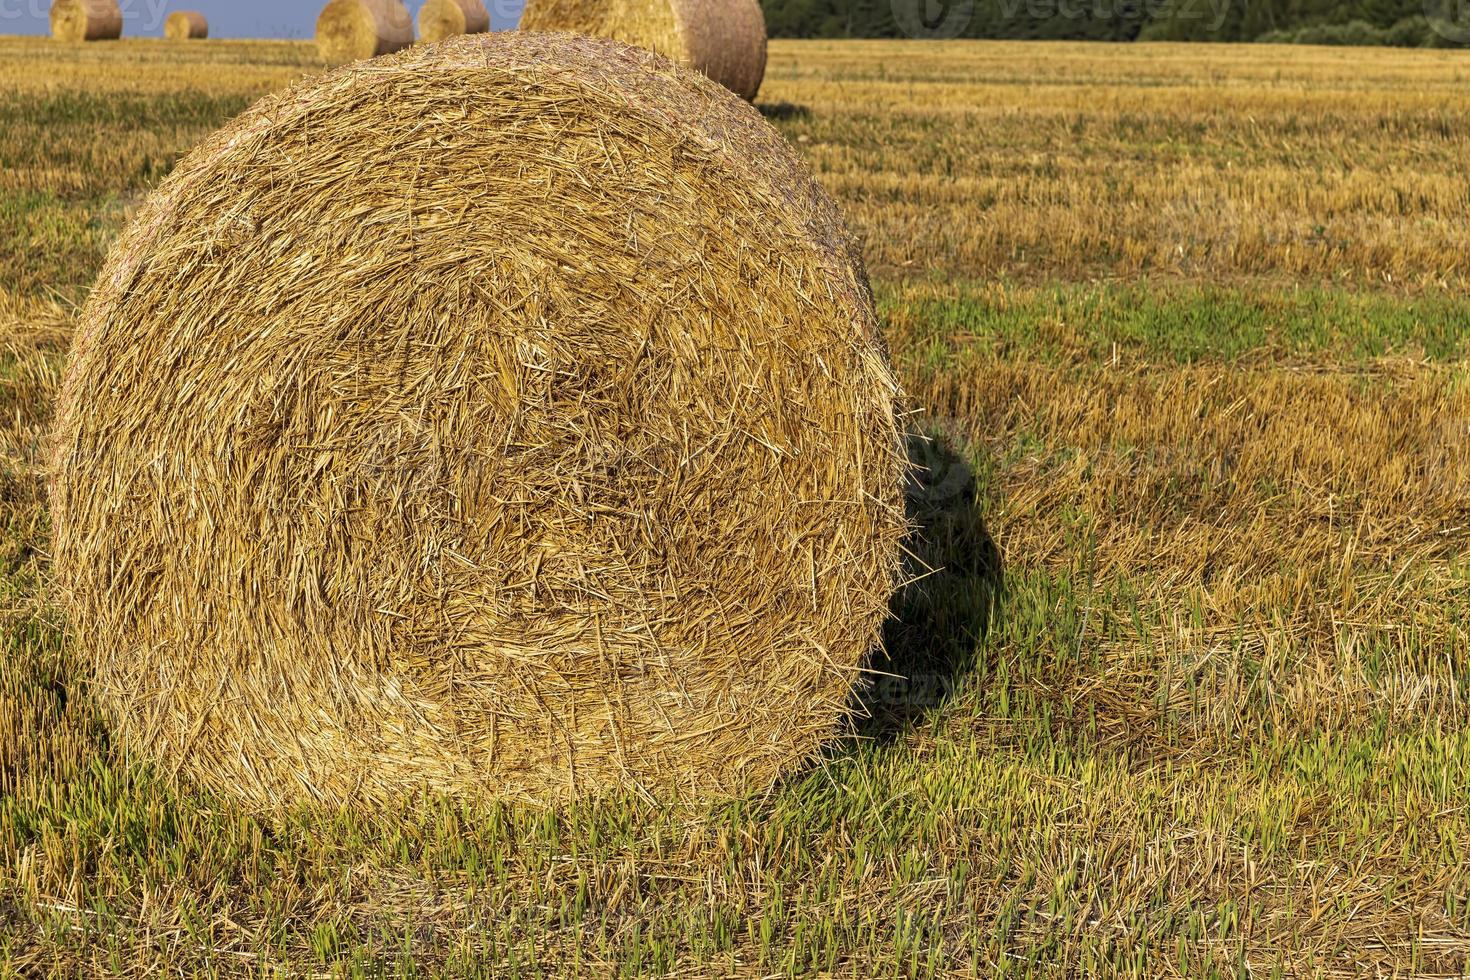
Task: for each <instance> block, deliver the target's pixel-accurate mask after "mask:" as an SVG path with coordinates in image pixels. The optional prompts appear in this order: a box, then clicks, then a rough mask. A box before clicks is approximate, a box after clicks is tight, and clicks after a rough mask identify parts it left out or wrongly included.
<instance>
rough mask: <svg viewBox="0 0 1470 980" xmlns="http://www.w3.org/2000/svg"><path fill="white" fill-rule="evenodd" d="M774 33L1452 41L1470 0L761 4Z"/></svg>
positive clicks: (1462, 34) (1461, 39) (1467, 32)
mask: <svg viewBox="0 0 1470 980" xmlns="http://www.w3.org/2000/svg"><path fill="white" fill-rule="evenodd" d="M762 4H763V6H764V7H765V12H766V24H767V26H768V28H769V29H770V32H771V34H772V36H774V37H869V38H896V37H905V36H908V37H945V36H959V37H968V38H1005V39H1028V40H1088V41H1132V40H1139V39H1142V40H1177V41H1274V42H1299V43H1309V44H1365V45H1367V44H1390V45H1398V46H1403V47H1431V46H1432V47H1448V46H1456V45H1459V44H1463V43H1465V42H1467V41H1470V0H762Z"/></svg>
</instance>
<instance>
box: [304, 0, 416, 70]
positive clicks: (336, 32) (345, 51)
mask: <svg viewBox="0 0 1470 980" xmlns="http://www.w3.org/2000/svg"><path fill="white" fill-rule="evenodd" d="M412 43H413V18H412V17H410V16H409V15H408V8H407V7H405V6H404V5H403V3H402V2H401V0H332V2H331V3H329V4H327V5H326V6H325V7H323V8H322V12H321V16H319V17H317V19H316V46H317V50H318V51H320V52H321V56H322V60H323V61H326V62H328V63H330V64H341V63H343V62H347V61H362V60H364V59H366V58H376V57H377V56H378V55H383V54H392V53H393V52H394V51H401V50H403V49H404V48H406V47H408V46H409V45H410V44H412Z"/></svg>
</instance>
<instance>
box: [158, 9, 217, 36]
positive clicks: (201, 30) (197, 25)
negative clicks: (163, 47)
mask: <svg viewBox="0 0 1470 980" xmlns="http://www.w3.org/2000/svg"><path fill="white" fill-rule="evenodd" d="M163 36H164V37H165V38H167V39H168V40H170V41H190V40H203V39H204V38H207V37H209V21H207V20H205V18H204V15H203V14H201V13H200V12H199V11H197V10H175V11H174V12H173V13H171V14H169V15H168V19H167V20H165V21H164V22H163Z"/></svg>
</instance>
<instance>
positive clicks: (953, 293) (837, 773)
mask: <svg viewBox="0 0 1470 980" xmlns="http://www.w3.org/2000/svg"><path fill="white" fill-rule="evenodd" d="M222 67H225V68H228V70H227V71H222V70H221V68H222ZM317 70H319V62H318V59H317V54H316V51H315V48H314V47H313V46H311V45H310V44H307V43H298V44H288V43H236V42H211V43H210V44H208V45H177V46H168V45H163V44H161V43H145V42H142V41H130V40H123V41H121V42H117V43H112V44H107V45H87V46H66V45H56V44H53V43H50V42H43V41H19V40H11V39H4V40H0V119H3V124H0V364H3V371H0V409H3V412H0V461H3V463H4V466H3V468H0V478H3V481H4V482H3V491H4V492H3V494H0V562H3V563H0V572H3V575H0V590H3V596H4V599H3V610H4V617H3V619H0V625H3V628H4V630H5V635H6V638H7V643H6V652H5V654H4V660H3V666H4V670H3V671H0V963H3V964H4V969H5V970H8V971H10V972H14V973H19V974H22V975H28V974H32V973H42V972H48V971H49V972H58V973H68V974H108V975H135V976H144V975H154V974H156V973H158V972H159V971H162V970H174V971H179V972H182V973H184V974H186V975H190V974H197V973H201V972H205V971H209V970H214V971H216V972H220V973H241V972H249V973H252V974H260V973H267V974H269V973H271V972H283V973H290V974H300V973H331V972H333V971H336V972H339V973H350V972H351V971H353V970H358V971H361V972H363V973H368V974H372V973H380V974H381V973H390V974H391V973H406V972H409V970H410V967H412V968H415V969H417V970H419V971H420V972H433V971H436V970H438V971H442V972H447V973H450V974H472V973H476V972H478V973H494V972H498V973H500V974H503V975H508V974H513V973H515V972H516V971H520V972H521V973H522V974H523V975H526V974H534V973H535V972H536V968H539V969H540V971H541V972H542V973H544V974H545V975H553V976H554V975H588V976H605V975H607V974H609V973H616V972H619V971H621V972H623V973H624V974H628V975H637V974H641V973H672V974H676V975H679V976H700V975H707V976H727V975H736V976H750V977H755V976H769V975H790V974H798V975H799V974H810V973H818V974H826V975H836V976H865V977H866V976H873V975H890V976H891V975H902V976H915V977H928V976H935V977H951V976H991V975H996V974H998V973H1000V972H1001V971H1006V972H1007V973H1008V975H1013V976H1027V975H1035V976H1041V975H1057V974H1058V973H1062V974H1066V973H1070V974H1073V975H1089V976H1090V975H1102V976H1177V977H1201V976H1241V975H1262V976H1269V975H1273V974H1275V975H1281V976H1327V977H1334V976H1340V977H1348V976H1363V975H1375V974H1376V975H1385V976H1390V975H1397V976H1411V975H1412V976H1456V975H1463V974H1465V973H1466V972H1467V971H1470V870H1467V869H1470V860H1467V857H1466V854H1465V849H1466V842H1467V841H1470V812H1467V811H1466V810H1465V808H1464V805H1463V801H1464V800H1465V798H1466V795H1467V793H1470V724H1467V723H1470V710H1467V707H1466V706H1467V704H1470V700H1467V698H1470V666H1467V663H1466V659H1467V651H1470V635H1467V632H1470V630H1467V623H1470V563H1467V562H1466V551H1467V546H1470V423H1467V419H1470V370H1467V364H1470V361H1467V358H1470V300H1467V298H1466V295H1467V294H1466V287H1467V286H1470V282H1467V278H1470V272H1467V267H1466V266H1465V264H1464V262H1463V260H1462V259H1461V258H1460V257H1461V256H1464V255H1467V254H1470V240H1467V239H1470V220H1467V219H1470V198H1467V192H1466V189H1465V188H1466V184H1465V180H1464V167H1465V163H1464V161H1466V160H1467V159H1470V125H1467V124H1470V68H1467V63H1466V61H1465V54H1464V52H1455V51H1439V52H1434V51H1388V50H1371V51H1370V50H1338V49H1316V48H1277V47H1268V46H1253V47H1239V48H1226V47H1208V46H1200V47H1185V46H1167V45H1144V46H1138V47H1126V48H1117V47H1108V46H1103V45H1054V44H1000V43H997V44H950V43H944V44H935V45H930V46H926V45H921V44H912V45H910V44H884V43H836V42H831V43H829V42H802V43H797V42H773V43H772V45H771V64H770V70H769V73H768V76H767V80H766V83H765V85H764V86H763V89H762V93H761V96H760V100H759V104H760V106H761V108H762V110H763V111H764V112H765V114H766V115H767V118H769V119H770V120H772V122H773V123H774V124H775V125H776V126H777V127H778V128H779V129H780V130H781V131H782V132H783V133H784V134H785V135H786V136H787V138H788V139H790V140H791V141H792V143H793V145H794V146H795V147H796V148H797V150H798V151H799V152H800V153H801V154H802V155H803V156H804V157H805V158H806V159H807V160H808V162H810V163H811V164H812V166H813V167H814V168H815V170H816V172H817V175H818V179H819V180H820V181H821V182H822V184H823V185H824V186H825V187H826V188H827V189H828V190H829V191H831V192H832V193H833V195H834V196H835V197H836V198H837V199H838V200H839V202H840V203H841V204H842V205H843V206H845V207H846V209H847V210H848V212H849V214H850V215H851V216H852V219H853V224H854V226H855V228H856V229H857V230H858V231H859V232H861V233H862V235H863V237H864V240H865V243H866V246H865V247H866V257H867V261H868V265H869V268H870V270H871V271H872V272H873V276H874V285H875V289H876V292H877V295H878V307H879V313H880V318H881V320H882V323H883V329H884V333H885V336H886V339H887V341H888V344H889V346H890V348H891V351H892V355H893V359H894V364H895V368H896V370H897V373H898V375H899V380H900V382H901V383H902V385H903V386H904V387H905V388H906V390H907V391H908V393H909V396H910V398H911V401H912V404H913V406H914V407H915V408H916V409H917V410H919V411H921V412H922V413H923V414H922V415H921V416H920V417H919V421H918V423H917V424H918V426H919V427H920V428H921V429H922V430H923V431H924V432H925V433H926V434H928V435H929V436H930V437H931V440H930V441H927V442H926V441H919V440H916V441H914V443H913V445H912V448H911V452H912V454H913V456H914V457H915V458H916V459H917V460H918V461H919V462H921V463H922V464H924V465H925V466H926V467H927V473H926V474H925V475H924V476H923V478H922V479H920V480H919V481H918V482H917V483H916V485H915V486H914V487H913V488H912V489H911V497H912V501H911V506H912V510H913V514H914V517H915V519H916V520H917V521H918V522H919V524H920V525H921V527H922V528H923V531H924V537H923V540H922V543H916V544H915V550H916V551H917V552H918V553H919V554H920V556H921V557H922V558H923V559H925V560H926V561H928V562H929V563H930V564H931V565H933V566H934V567H935V568H936V569H938V571H937V572H936V573H935V574H933V575H931V576H930V577H929V578H927V579H925V580H924V581H923V582H921V583H919V584H918V585H917V586H916V587H915V588H913V589H911V590H909V591H908V592H906V593H905V594H904V595H903V596H902V598H901V599H900V600H899V601H898V602H897V603H896V604H895V606H894V613H895V616H894V619H893V621H892V622H891V623H890V624H889V626H888V629H887V641H888V648H889V659H888V660H887V661H885V662H884V663H882V664H881V665H880V666H881V667H882V669H883V670H884V671H885V672H886V675H888V676H882V677H879V678H877V679H876V681H875V684H874V688H873V690H872V692H871V694H870V695H869V697H868V701H867V707H868V708H869V710H870V713H871V715H872V717H871V719H870V720H869V721H868V722H866V723H865V724H864V726H863V728H862V732H861V734H862V738H860V739H856V740H853V741H852V742H850V743H848V744H844V745H842V746H840V747H839V748H837V749H836V750H834V751H833V752H832V753H831V754H830V755H829V757H828V758H827V759H826V760H825V762H824V763H823V764H822V765H819V766H817V767H814V768H812V769H810V770H808V771H806V772H804V773H802V774H799V775H798V776H796V777H794V778H792V779H790V780H788V781H786V782H783V783H781V784H780V785H778V786H777V787H776V788H775V789H774V790H773V791H772V792H771V793H769V794H767V795H764V796H761V797H758V798H755V799H751V800H747V801H743V802H731V803H722V804H713V805H707V806H700V807H693V808H680V807H669V806H665V805H660V804H655V803H651V802H649V801H647V800H643V799H641V798H635V797H627V798H613V799H607V800H603V801H600V802H597V803H587V804H580V805H575V806H571V807H568V808H564V809H562V810H559V811H556V812H553V813H550V814H548V813H546V812H543V811H540V810H538V809H535V808H531V807H524V806H521V805H517V804H514V803H502V804H461V803H454V802H447V801H446V802H437V803H433V804H430V805H427V806H423V807H416V808H412V809H406V810H405V811H404V812H402V813H395V814H388V815H382V814H378V815H371V816H369V815H361V814H353V813H344V814H324V813H322V812H319V811H315V810H312V809H310V808H303V809H301V810H298V811H295V812H293V813H292V814H291V815H289V816H287V817H285V818H282V819H280V820H276V821H262V820H259V819H256V818H255V817H253V816H251V815H250V814H249V813H248V812H244V811H242V810H240V809H239V808H237V807H236V806H235V805H234V804H232V803H231V802H230V801H229V800H228V799H227V798H225V797H221V796H216V795H213V794H209V793H206V792H203V791H182V792H181V791H179V790H177V789H175V788H173V784H172V781H171V779H170V775H171V774H170V773H167V772H160V771H158V770H157V769H156V768H152V767H150V766H148V765H146V764H143V763H142V762H140V761H137V760H130V759H129V758H127V757H125V756H122V755H120V754H118V753H116V752H115V751H113V749H112V746H113V744H114V738H113V733H112V732H111V731H110V729H109V726H108V724H107V722H106V721H105V715H104V713H103V712H102V711H100V710H99V708H98V706H97V704H96V701H95V699H94V697H93V695H92V693H91V692H90V690H89V688H88V687H87V686H86V685H85V684H84V683H81V682H80V680H79V678H81V676H82V669H81V665H80V664H79V663H78V662H77V658H76V656H75V641H74V640H69V639H67V637H66V632H65V630H66V624H65V623H64V622H62V621H61V619H60V617H59V616H58V614H57V612H56V608H55V606H54V605H53V604H52V603H50V602H49V601H48V596H47V594H46V591H45V586H44V583H45V582H46V581H47V580H48V576H49V574H50V570H49V560H50V559H49V552H48V545H47V541H48V535H49V531H50V528H49V514H48V510H47V506H46V503H45V500H44V494H43V480H42V473H41V468H40V458H41V456H40V454H41V452H42V449H43V447H44V434H45V432H46V431H47V429H48V427H49V426H50V424H51V409H52V406H53V404H54V402H55V399H56V392H57V385H58V383H59V376H60V371H61V368H62V366H63V364H64V359H65V352H66V349H67V347H68V345H69V343H70V340H71V337H72V334H73V332H74V330H75V328H76V323H77V313H76V308H77V306H78V305H79V304H80V303H82V302H84V301H85V300H86V297H87V291H88V289H89V287H90V285H91V283H92V282H93V280H94V279H95V278H96V275H97V273H98V270H99V269H100V267H101V264H102V261H103V254H104V252H105V250H106V248H107V247H108V246H109V245H110V244H111V242H112V241H113V239H114V238H115V236H116V235H117V233H118V230H119V228H120V227H121V226H122V223H123V222H124V220H125V219H126V217H127V216H128V215H130V214H132V213H134V211H135V210H136V208H137V206H138V202H139V201H140V200H141V198H142V196H143V195H144V193H145V192H146V190H147V189H148V188H149V187H151V186H153V185H154V184H156V183H157V182H158V181H159V180H160V179H161V178H162V177H163V175H165V174H167V173H168V172H169V171H170V170H171V169H172V168H173V167H174V166H175V164H176V162H177V161H178V160H179V159H180V157H181V156H182V155H183V153H184V152H186V151H187V150H188V149H189V148H190V147H191V146H193V145H194V144H195V143H197V142H198V141H199V140H201V139H202V138H204V137H205V136H206V135H207V134H208V133H210V132H212V131H213V130H214V129H215V128H217V127H218V126H220V125H222V124H223V123H224V122H225V121H226V120H228V119H229V118H230V117H232V116H233V115H234V114H236V113H238V112H239V111H241V110H243V109H244V108H245V107H246V106H247V105H248V104H249V103H250V102H251V101H252V100H254V99H255V98H257V97H259V96H261V95H264V94H266V93H268V92H271V91H275V90H277V89H279V88H281V87H283V86H284V85H286V84H287V83H289V82H291V81H293V80H295V79H297V78H300V77H301V76H302V75H304V74H307V73H310V72H314V71H317ZM512 964H514V965H512ZM532 964H534V967H533V966H532Z"/></svg>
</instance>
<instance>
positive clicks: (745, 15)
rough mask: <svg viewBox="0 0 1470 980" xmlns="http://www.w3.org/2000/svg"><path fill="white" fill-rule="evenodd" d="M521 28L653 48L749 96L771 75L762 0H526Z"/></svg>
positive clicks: (742, 96)
mask: <svg viewBox="0 0 1470 980" xmlns="http://www.w3.org/2000/svg"><path fill="white" fill-rule="evenodd" d="M521 30H523V31H570V32H571V33H574V34H586V35H589V36H592V37H611V38H616V39H618V40H619V41H626V42H627V43H629V44H636V45H638V46H639V47H643V48H649V49H651V50H653V51H657V52H659V53H661V54H665V55H668V56H669V57H671V58H674V59H675V60H677V61H681V62H683V63H684V64H686V65H689V66H691V67H693V68H697V69H699V70H700V71H702V72H704V73H705V74H706V75H708V76H709V77H710V78H713V79H714V80H715V81H717V82H719V83H720V84H721V85H724V86H725V87H726V88H728V89H729V90H730V91H732V92H734V93H735V94H736V95H738V96H740V97H741V98H743V99H747V100H753V99H754V98H755V96H756V93H757V92H759V91H760V87H761V80H762V79H763V78H765V75H766V17H765V14H764V13H762V11H761V5H760V0H527V2H526V9H525V13H524V14H522V15H521Z"/></svg>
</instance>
